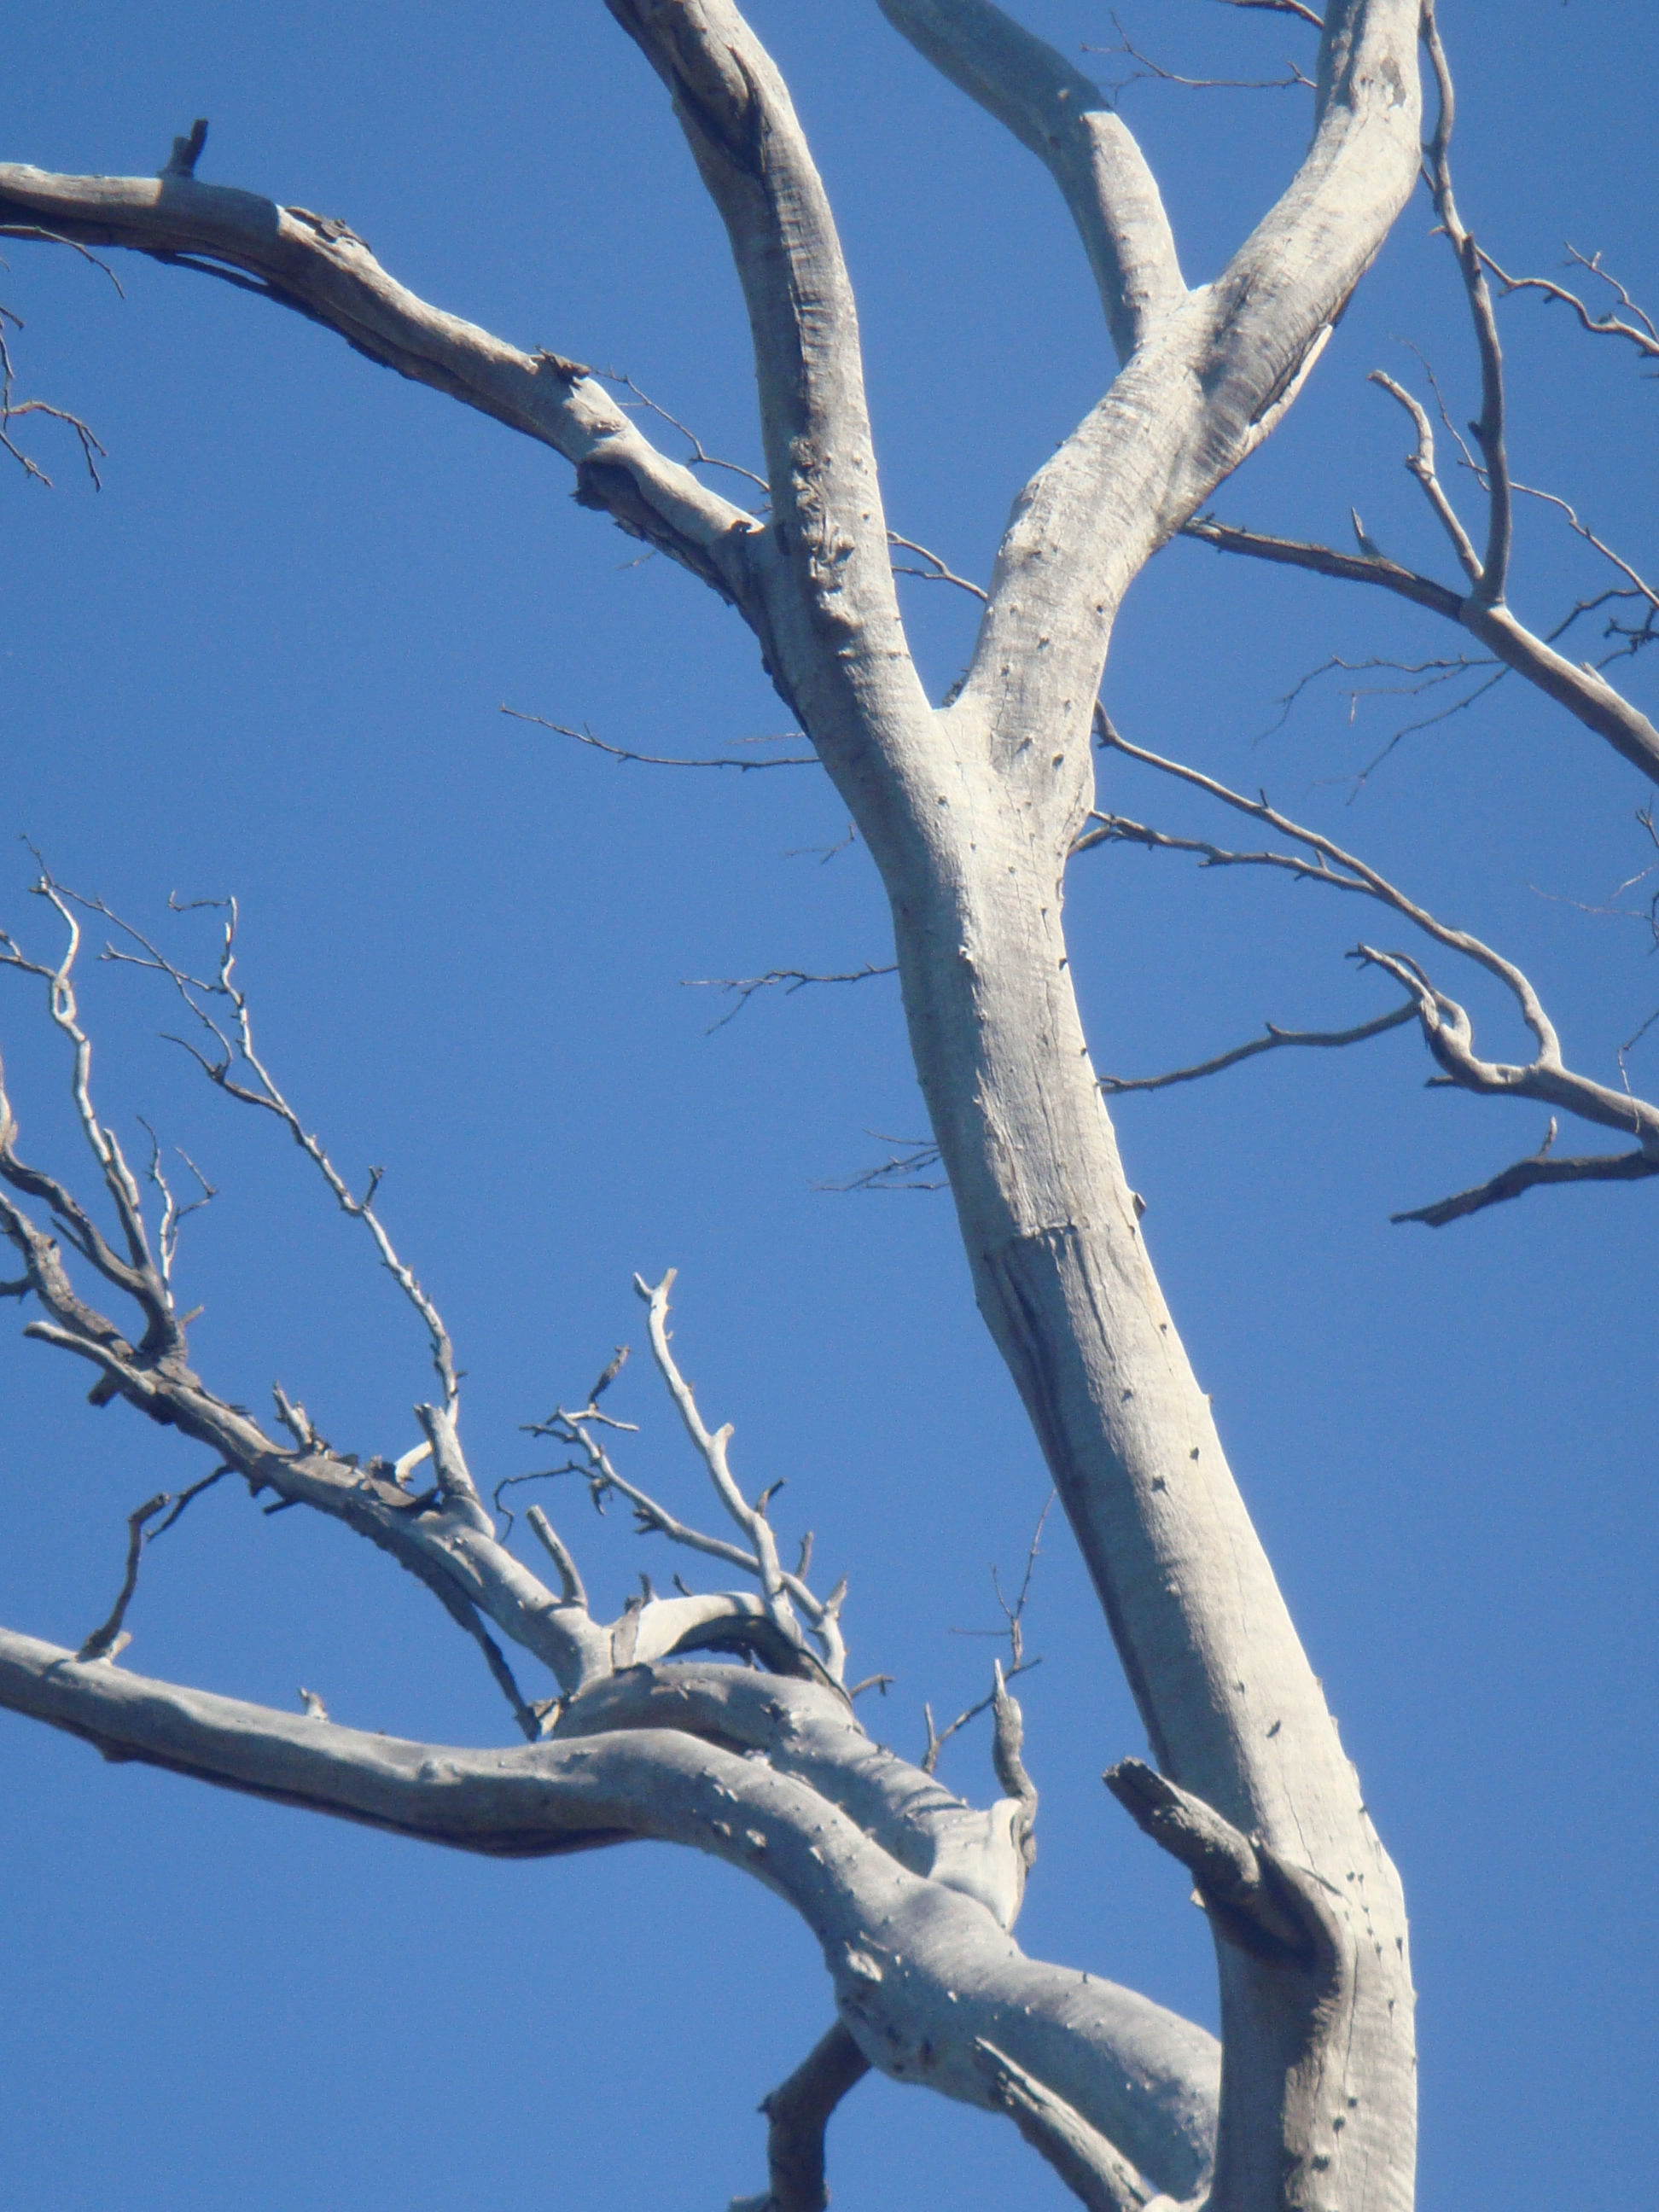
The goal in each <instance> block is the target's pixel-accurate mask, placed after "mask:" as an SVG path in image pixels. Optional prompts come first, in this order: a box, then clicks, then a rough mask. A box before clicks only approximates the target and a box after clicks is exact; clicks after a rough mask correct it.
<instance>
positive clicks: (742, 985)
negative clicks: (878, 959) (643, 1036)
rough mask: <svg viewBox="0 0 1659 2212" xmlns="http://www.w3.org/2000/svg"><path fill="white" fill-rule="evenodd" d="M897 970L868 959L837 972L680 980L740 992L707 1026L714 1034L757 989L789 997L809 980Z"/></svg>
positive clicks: (692, 987) (857, 979) (851, 979)
mask: <svg viewBox="0 0 1659 2212" xmlns="http://www.w3.org/2000/svg"><path fill="white" fill-rule="evenodd" d="M897 973H898V968H897V966H896V963H894V962H892V961H889V962H888V963H887V964H886V966H885V967H881V968H878V967H877V966H876V965H875V964H874V963H872V962H871V961H868V960H866V962H865V963H864V965H863V967H862V968H853V969H848V970H847V971H846V972H845V973H844V974H842V975H811V974H809V973H808V972H807V970H806V969H804V968H770V969H768V970H767V972H766V974H765V975H683V976H682V977H681V978H680V983H681V987H682V988H684V989H685V990H688V991H725V992H727V993H731V992H733V991H735V992H736V993H737V999H738V1002H737V1004H736V1006H732V1007H730V1008H729V1009H728V1010H727V1011H726V1012H725V1013H723V1014H722V1015H721V1016H720V1019H719V1020H718V1021H717V1022H711V1023H710V1024H709V1025H708V1029H707V1030H704V1032H703V1034H704V1036H714V1032H715V1030H723V1029H724V1028H725V1027H726V1024H727V1023H728V1022H734V1021H736V1019H737V1018H738V1015H739V1014H740V1013H741V1012H743V1010H744V1007H745V1006H747V1005H748V1004H749V1001H750V999H752V998H753V997H754V995H755V994H756V993H757V991H766V990H770V989H772V988H773V987H779V988H781V990H782V992H783V994H784V996H785V998H786V999H793V996H794V995H795V994H796V992H797V991H799V990H804V989H805V987H806V986H807V984H809V983H865V982H867V981H869V980H870V978H871V977H872V975H897Z"/></svg>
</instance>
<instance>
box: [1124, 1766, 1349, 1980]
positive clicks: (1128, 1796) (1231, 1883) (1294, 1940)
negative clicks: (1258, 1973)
mask: <svg viewBox="0 0 1659 2212" xmlns="http://www.w3.org/2000/svg"><path fill="white" fill-rule="evenodd" d="M1102 1779H1103V1781H1104V1783H1105V1784H1106V1787H1107V1788H1108V1789H1109V1790H1110V1791H1111V1793H1112V1795H1113V1796H1114V1797H1115V1798H1116V1799H1117V1801H1118V1802H1119V1804H1120V1805H1121V1806H1122V1808H1123V1809H1124V1810H1125V1812H1127V1814H1129V1816H1130V1818H1131V1819H1132V1820H1133V1821H1134V1822H1135V1823H1136V1825H1137V1826H1139V1827H1140V1828H1141V1829H1143V1830H1144V1831H1145V1832H1146V1834H1147V1835H1149V1836H1150V1837H1151V1838H1152V1841H1153V1842H1154V1843H1156V1844H1162V1845H1163V1847H1164V1850H1166V1851H1168V1852H1170V1855H1171V1856H1172V1857H1175V1858H1177V1859H1179V1860H1180V1861H1181V1863H1182V1865H1183V1866H1184V1867H1185V1868H1186V1869H1188V1872H1189V1873H1190V1874H1191V1875H1192V1877H1193V1879H1194V1881H1195V1882H1196V1883H1197V1884H1198V1887H1199V1890H1200V1894H1201V1896H1202V1898H1203V1900H1204V1903H1205V1905H1206V1908H1207V1910H1208V1911H1210V1913H1211V1915H1212V1917H1213V1918H1214V1920H1215V1922H1216V1924H1217V1927H1218V1929H1219V1931H1220V1932H1221V1934H1223V1935H1224V1936H1227V1937H1228V1938H1229V1939H1230V1940H1231V1941H1232V1942H1236V1943H1242V1944H1243V1946H1244V1947H1245V1948H1247V1949H1249V1950H1253V1951H1256V1952H1265V1953H1266V1954H1267V1955H1268V1956H1269V1957H1275V1956H1276V1957H1280V1958H1283V1957H1285V1956H1289V1957H1291V1958H1305V1957H1307V1956H1309V1955H1310V1953H1311V1951H1312V1948H1313V1946H1312V1944H1311V1943H1310V1939H1309V1935H1308V1931H1307V1929H1305V1928H1304V1926H1303V1924H1302V1923H1301V1920H1300V1918H1299V1917H1298V1916H1297V1914H1296V1913H1295V1912H1294V1911H1291V1909H1290V1907H1289V1903H1288V1900H1287V1899H1286V1898H1285V1894H1284V1892H1283V1889H1282V1887H1281V1886H1280V1885H1279V1884H1278V1883H1276V1882H1275V1881H1273V1863H1272V1862H1271V1860H1270V1859H1269V1858H1268V1857H1267V1855H1266V1854H1264V1853H1263V1851H1262V1850H1261V1848H1260V1847H1259V1845H1257V1844H1254V1843H1252V1842H1251V1841H1250V1839H1249V1838H1248V1837H1246V1836H1243V1835H1241V1834H1240V1833H1239V1832H1238V1830H1237V1828H1235V1827H1234V1826H1232V1825H1231V1822H1230V1821H1227V1820H1223V1819H1222V1817H1221V1815H1220V1814H1218V1813H1217V1812H1216V1811H1214V1810H1213V1809H1212V1808H1211V1807H1210V1806H1208V1805H1206V1803H1205V1802H1204V1801H1203V1799H1202V1798H1200V1797H1194V1796H1193V1794H1192V1792H1191V1791H1190V1790H1182V1789H1181V1788H1180V1787H1179V1786H1178V1785H1177V1784H1176V1783H1173V1782H1170V1781H1168V1780H1166V1779H1165V1778H1164V1776H1163V1775H1161V1774H1159V1773H1158V1771H1156V1769H1155V1768H1152V1767H1150V1766H1148V1765H1146V1764H1145V1762H1144V1761H1143V1760H1141V1759H1124V1760H1122V1761H1121V1763H1120V1764H1119V1765H1116V1766H1114V1767H1112V1768H1110V1769H1109V1771H1107V1773H1106V1774H1105V1775H1103V1777H1102Z"/></svg>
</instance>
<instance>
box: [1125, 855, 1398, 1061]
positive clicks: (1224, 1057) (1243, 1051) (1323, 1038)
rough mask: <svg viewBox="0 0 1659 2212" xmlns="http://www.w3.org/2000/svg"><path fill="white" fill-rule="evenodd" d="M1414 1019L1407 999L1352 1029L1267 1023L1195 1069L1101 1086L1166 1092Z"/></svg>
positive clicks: (1356, 1039)
mask: <svg viewBox="0 0 1659 2212" xmlns="http://www.w3.org/2000/svg"><path fill="white" fill-rule="evenodd" d="M1148 834H1149V836H1151V835H1153V834H1155V833H1151V832H1149V833H1148ZM1137 842H1139V841H1137ZM1416 1019H1417V1001H1416V1000H1414V999H1408V1000H1407V1001H1406V1003H1405V1005H1404V1006H1395V1008H1393V1010H1392V1011H1391V1012H1389V1013H1386V1014H1379V1015H1378V1016H1377V1018H1376V1020H1375V1021H1374V1022H1361V1023H1359V1024H1358V1026H1357V1027H1355V1028H1353V1029H1348V1030H1282V1029H1280V1028H1279V1026H1278V1025H1277V1024H1275V1023H1273V1022H1269V1023H1268V1024H1267V1036H1259V1037H1252V1038H1251V1040H1250V1042H1249V1044H1239V1045H1235V1046H1234V1047H1233V1048H1232V1050H1231V1052H1223V1053H1218V1054H1217V1055H1216V1057H1215V1058H1214V1059H1213V1060H1200V1062H1199V1063H1198V1065H1197V1066H1195V1067H1176V1068H1171V1069H1170V1073H1168V1074H1167V1075H1139V1076H1126V1075H1103V1076H1102V1077H1101V1079H1100V1087H1101V1089H1102V1090H1103V1091H1105V1092H1106V1093H1107V1095H1108V1096H1109V1097H1114V1098H1115V1097H1117V1095H1118V1094H1119V1092H1120V1091H1167V1090H1168V1089H1169V1087H1170V1085H1171V1084H1172V1083H1195V1082H1197V1080H1198V1079H1199V1078H1200V1076H1201V1075H1219V1074H1220V1073H1222V1072H1223V1070H1224V1069H1225V1068H1229V1067H1237V1066H1238V1065H1239V1063H1240V1061H1241V1060H1254V1059H1255V1057H1256V1055H1257V1054H1259V1053H1264V1052H1276V1051H1277V1050H1278V1049H1279V1047H1280V1046H1281V1045H1312V1046H1316V1047H1323V1048H1327V1049H1329V1048H1336V1047H1339V1046H1341V1045H1345V1044H1364V1042H1366V1041H1367V1039H1368V1038H1370V1037H1374V1036H1382V1035H1383V1031H1384V1030H1397V1029H1401V1028H1403V1027H1404V1026H1405V1024H1407V1022H1414V1021H1415V1020H1416Z"/></svg>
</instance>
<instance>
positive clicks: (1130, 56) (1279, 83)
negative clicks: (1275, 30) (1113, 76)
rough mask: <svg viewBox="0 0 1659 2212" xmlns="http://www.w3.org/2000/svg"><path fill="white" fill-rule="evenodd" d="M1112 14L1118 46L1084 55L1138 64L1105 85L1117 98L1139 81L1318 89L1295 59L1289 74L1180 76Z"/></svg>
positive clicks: (1189, 86) (1213, 88) (1213, 87)
mask: <svg viewBox="0 0 1659 2212" xmlns="http://www.w3.org/2000/svg"><path fill="white" fill-rule="evenodd" d="M1284 12H1285V13H1287V14H1288V13H1297V14H1299V13H1300V12H1301V10H1300V9H1285V11H1284ZM1111 16H1112V28H1113V29H1114V30H1115V32H1116V33H1117V44H1116V45H1115V46H1085V47H1084V49H1083V51H1084V52H1085V54H1121V55H1122V56H1123V57H1124V58H1125V59H1126V60H1128V61H1132V62H1134V63H1136V64H1139V66H1138V67H1137V68H1135V69H1133V70H1130V71H1129V72H1128V74H1127V76H1121V77H1120V78H1119V79H1118V80H1117V82H1115V83H1114V84H1110V85H1108V86H1107V87H1105V90H1106V91H1107V92H1108V93H1109V94H1110V95H1111V97H1112V98H1113V99H1114V100H1115V99H1116V98H1117V97H1118V96H1119V95H1120V94H1122V93H1125V92H1127V90H1128V88H1129V87H1130V86H1131V85H1132V84H1139V83H1142V82H1146V81H1147V80H1151V81H1152V82H1157V83H1159V84H1173V85H1178V86H1179V87H1180V88H1182V90H1183V91H1185V92H1287V91H1291V90H1292V89H1305V90H1307V91H1309V92H1311V91H1313V90H1314V89H1315V85H1314V80H1313V79H1312V77H1310V76H1307V75H1306V74H1305V73H1304V71H1303V70H1300V69H1298V68H1297V64H1295V63H1294V62H1286V63H1285V70H1286V74H1285V76H1259V77H1236V76H1178V75H1177V74H1176V71H1175V70H1170V69H1165V68H1164V65H1163V64H1162V63H1161V62H1155V61H1154V60H1153V59H1152V56H1151V55H1150V54H1145V53H1142V52H1141V51H1140V49H1139V47H1138V46H1135V45H1134V44H1133V41H1132V40H1131V39H1130V37H1129V35H1128V33H1127V31H1125V29H1124V27H1123V26H1122V24H1121V22H1120V21H1118V18H1117V12H1116V10H1115V9H1113V10H1112V11H1111Z"/></svg>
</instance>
